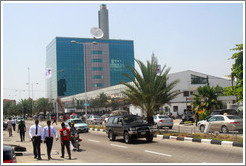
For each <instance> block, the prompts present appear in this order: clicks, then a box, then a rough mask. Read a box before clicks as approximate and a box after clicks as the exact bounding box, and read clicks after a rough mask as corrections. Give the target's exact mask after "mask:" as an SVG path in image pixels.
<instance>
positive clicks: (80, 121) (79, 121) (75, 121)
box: [71, 119, 84, 124]
mask: <svg viewBox="0 0 246 166" xmlns="http://www.w3.org/2000/svg"><path fill="white" fill-rule="evenodd" d="M71 122H73V123H74V124H76V123H84V122H83V121H82V120H79V119H78V120H72V121H71Z"/></svg>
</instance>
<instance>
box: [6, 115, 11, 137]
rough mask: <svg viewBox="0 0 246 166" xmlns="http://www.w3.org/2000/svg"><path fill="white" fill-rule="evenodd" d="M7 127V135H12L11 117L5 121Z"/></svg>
mask: <svg viewBox="0 0 246 166" xmlns="http://www.w3.org/2000/svg"><path fill="white" fill-rule="evenodd" d="M7 129H8V131H9V136H10V137H12V120H11V118H9V120H8V122H7Z"/></svg>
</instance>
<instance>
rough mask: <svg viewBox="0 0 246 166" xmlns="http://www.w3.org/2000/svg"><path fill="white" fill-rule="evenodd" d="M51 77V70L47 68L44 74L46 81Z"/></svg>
mask: <svg viewBox="0 0 246 166" xmlns="http://www.w3.org/2000/svg"><path fill="white" fill-rule="evenodd" d="M51 77H52V75H51V68H47V69H46V72H45V78H46V79H49V78H51Z"/></svg>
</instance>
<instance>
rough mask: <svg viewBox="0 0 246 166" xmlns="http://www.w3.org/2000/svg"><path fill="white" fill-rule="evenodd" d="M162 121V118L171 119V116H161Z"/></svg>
mask: <svg viewBox="0 0 246 166" xmlns="http://www.w3.org/2000/svg"><path fill="white" fill-rule="evenodd" d="M159 118H160V119H162V118H169V116H159Z"/></svg>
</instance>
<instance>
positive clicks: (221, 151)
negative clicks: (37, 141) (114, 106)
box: [20, 122, 243, 163]
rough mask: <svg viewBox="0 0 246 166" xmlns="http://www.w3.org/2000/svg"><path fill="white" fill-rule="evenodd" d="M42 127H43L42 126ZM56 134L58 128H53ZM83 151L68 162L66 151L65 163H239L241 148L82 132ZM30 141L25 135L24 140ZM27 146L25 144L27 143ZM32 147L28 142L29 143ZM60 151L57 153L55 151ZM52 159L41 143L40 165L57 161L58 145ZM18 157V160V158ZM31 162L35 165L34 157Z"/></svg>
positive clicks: (55, 145) (74, 152)
mask: <svg viewBox="0 0 246 166" xmlns="http://www.w3.org/2000/svg"><path fill="white" fill-rule="evenodd" d="M26 124H27V128H28V131H29V126H30V124H31V123H30V122H26ZM41 125H42V126H43V127H44V124H41ZM55 128H56V129H57V131H58V130H59V129H60V128H61V127H60V125H57V126H56V125H55ZM80 137H81V138H82V139H83V141H82V142H81V149H82V151H80V152H77V151H73V152H72V160H68V157H67V153H66V152H65V162H66V163H68V162H69V161H71V162H73V163H242V162H243V148H241V147H229V146H225V145H211V144H201V143H194V142H187V141H176V140H161V139H158V138H154V141H153V142H152V143H146V141H145V139H139V140H135V141H134V142H133V143H132V144H125V143H124V141H123V138H120V137H118V138H117V139H116V141H109V140H108V138H107V135H106V133H105V132H99V131H89V133H81V134H80ZM28 139H29V136H28V133H26V141H27V140H28ZM27 144H28V143H27ZM29 144H30V145H29V146H31V142H30V143H29ZM55 151H56V152H59V154H56V153H54V152H55ZM52 152H53V153H52V157H53V158H54V160H51V161H48V160H47V155H46V146H45V144H42V150H41V153H42V154H43V155H42V158H43V160H41V161H38V162H39V163H40V162H41V163H42V162H51V163H54V162H56V161H60V160H61V159H60V144H59V141H54V144H53V150H52ZM20 158H21V157H20ZM28 162H29V163H30V162H33V163H35V162H37V161H36V160H35V159H33V157H32V158H31V161H28Z"/></svg>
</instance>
